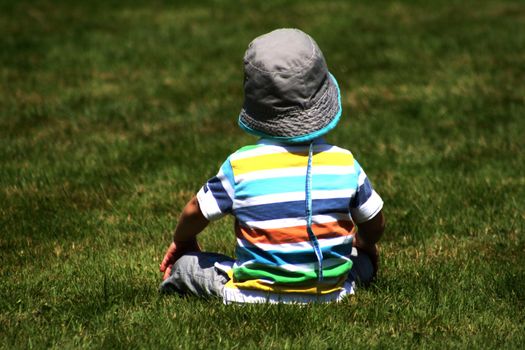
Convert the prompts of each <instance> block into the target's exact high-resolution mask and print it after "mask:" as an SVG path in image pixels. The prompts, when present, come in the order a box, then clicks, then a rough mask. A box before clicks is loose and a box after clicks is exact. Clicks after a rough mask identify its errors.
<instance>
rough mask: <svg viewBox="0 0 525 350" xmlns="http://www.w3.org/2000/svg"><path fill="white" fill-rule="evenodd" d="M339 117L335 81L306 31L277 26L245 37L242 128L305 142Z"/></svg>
mask: <svg viewBox="0 0 525 350" xmlns="http://www.w3.org/2000/svg"><path fill="white" fill-rule="evenodd" d="M340 117H341V95H340V92H339V87H338V85H337V81H336V80H335V78H334V77H333V76H332V75H331V74H330V72H329V71H328V68H327V66H326V62H325V59H324V57H323V53H322V52H321V50H320V49H319V47H318V46H317V44H316V43H315V41H314V40H313V39H312V38H311V37H310V36H309V35H308V34H306V33H304V32H302V31H300V30H298V29H277V30H274V31H272V32H270V33H267V34H264V35H262V36H259V37H257V38H255V39H254V40H253V41H252V42H251V43H250V45H249V46H248V49H247V50H246V53H245V55H244V104H243V108H242V110H241V113H240V115H239V126H240V127H241V128H242V129H243V130H245V131H247V132H249V133H251V134H254V135H257V136H261V137H266V138H271V139H275V140H280V141H284V142H307V141H310V140H313V139H315V138H317V137H319V136H321V135H323V134H325V133H327V132H328V131H330V130H331V129H333V128H334V127H335V126H336V124H337V122H338V121H339V118H340Z"/></svg>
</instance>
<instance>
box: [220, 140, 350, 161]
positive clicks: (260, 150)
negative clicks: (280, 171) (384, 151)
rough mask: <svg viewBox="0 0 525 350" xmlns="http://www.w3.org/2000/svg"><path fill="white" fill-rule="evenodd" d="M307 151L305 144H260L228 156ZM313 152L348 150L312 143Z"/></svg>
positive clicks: (234, 157) (234, 158) (238, 156)
mask: <svg viewBox="0 0 525 350" xmlns="http://www.w3.org/2000/svg"><path fill="white" fill-rule="evenodd" d="M294 152H295V153H298V152H303V153H307V152H308V148H307V147H305V146H288V145H287V146H279V145H262V146H259V147H256V148H252V149H250V150H247V151H242V152H236V153H233V154H232V155H231V157H230V159H231V160H232V161H235V160H239V159H246V158H251V157H257V156H262V155H266V154H278V153H294ZM314 152H339V153H344V154H350V152H349V151H347V150H345V149H342V148H339V147H334V146H332V145H329V144H319V145H314Z"/></svg>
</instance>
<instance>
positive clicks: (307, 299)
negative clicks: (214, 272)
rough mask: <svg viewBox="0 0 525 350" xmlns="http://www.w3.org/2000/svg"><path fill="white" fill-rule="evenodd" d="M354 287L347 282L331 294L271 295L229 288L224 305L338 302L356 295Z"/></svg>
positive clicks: (259, 291)
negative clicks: (347, 296)
mask: <svg viewBox="0 0 525 350" xmlns="http://www.w3.org/2000/svg"><path fill="white" fill-rule="evenodd" d="M354 285H355V282H354V281H350V280H347V281H346V282H345V284H344V285H343V287H342V288H341V290H338V291H335V292H332V293H329V294H299V293H286V294H285V293H269V292H267V291H263V290H253V289H237V288H235V287H233V288H232V287H229V286H227V287H225V288H224V290H223V303H224V304H233V303H270V304H277V303H284V304H307V303H315V302H316V303H328V302H338V301H341V300H342V299H343V298H344V297H345V296H346V295H351V294H354V293H355V291H354V288H355V287H354Z"/></svg>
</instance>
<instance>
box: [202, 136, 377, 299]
mask: <svg viewBox="0 0 525 350" xmlns="http://www.w3.org/2000/svg"><path fill="white" fill-rule="evenodd" d="M309 147H310V145H293V144H284V143H279V142H276V141H273V140H267V139H261V140H260V141H259V142H258V143H257V144H256V145H252V146H246V147H243V148H241V149H240V150H238V151H237V152H235V153H233V154H232V155H230V156H229V157H228V159H227V160H226V161H225V162H224V163H223V164H222V166H221V168H220V170H219V173H218V174H217V175H216V176H215V177H213V178H211V179H210V180H209V181H208V182H207V183H206V184H205V185H204V186H203V187H202V188H201V190H200V191H199V193H198V194H197V199H198V201H199V205H200V208H201V211H202V213H203V215H204V216H205V217H206V218H207V219H208V220H210V221H212V220H216V219H218V218H220V217H222V216H224V215H226V214H232V215H233V216H234V217H235V234H236V237H237V247H236V261H235V263H234V265H233V269H232V271H231V275H232V276H231V277H232V278H231V280H230V282H229V283H228V284H227V286H226V289H228V288H229V289H234V290H236V291H237V292H238V293H241V294H242V293H243V291H245V292H246V293H247V295H248V294H249V295H253V293H257V292H264V293H271V294H277V295H285V294H290V293H291V294H293V295H302V296H305V294H311V295H312V294H313V295H317V296H319V295H327V294H333V293H337V292H338V291H340V290H341V289H343V285H344V283H345V281H346V279H347V275H348V272H349V270H350V269H351V268H352V261H351V260H350V255H351V253H352V237H353V235H354V233H355V226H354V224H355V223H362V222H365V221H368V220H370V219H372V218H373V217H374V216H375V215H376V214H377V213H378V212H379V211H380V210H381V208H382V206H383V202H382V200H381V198H380V197H379V195H378V194H377V193H376V192H375V191H374V190H373V189H372V186H371V184H370V182H369V181H368V178H367V177H366V174H365V172H364V171H363V169H362V168H361V166H360V165H359V163H358V162H357V161H356V160H355V159H354V157H353V156H352V153H351V152H350V151H348V150H345V149H342V148H339V147H336V146H332V145H330V144H327V143H326V142H325V141H324V140H322V139H318V140H316V141H314V144H313V146H312V150H311V159H310V161H311V163H310V164H311V166H310V170H309V172H310V177H309V178H310V179H311V180H310V182H307V181H306V179H307V169H308V161H309V150H310V148H309ZM307 184H308V186H309V187H310V189H309V190H308V191H307V190H306V187H307ZM307 196H310V197H311V200H310V203H311V209H310V212H308V208H307V207H308V205H307V204H308V198H307ZM309 218H310V219H309ZM309 220H310V223H309ZM307 227H311V230H310V233H313V235H314V237H312V234H309V230H308V229H307ZM316 244H317V246H318V249H319V250H320V252H319V251H318V252H317V254H316V249H314V245H316ZM250 293H251V294H250Z"/></svg>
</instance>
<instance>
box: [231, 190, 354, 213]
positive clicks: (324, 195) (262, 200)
mask: <svg viewBox="0 0 525 350" xmlns="http://www.w3.org/2000/svg"><path fill="white" fill-rule="evenodd" d="M354 194H355V190H354V189H351V188H347V189H340V190H325V191H313V192H312V199H316V200H317V199H331V198H348V202H350V198H352V197H353V196H354ZM304 200H305V193H304V191H300V192H286V193H276V194H266V195H263V196H257V197H249V198H247V199H244V200H235V201H234V202H233V209H237V208H245V207H249V206H253V205H262V204H273V203H283V202H291V201H304Z"/></svg>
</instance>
